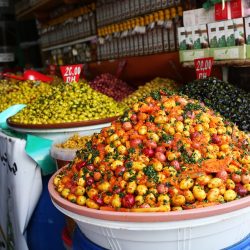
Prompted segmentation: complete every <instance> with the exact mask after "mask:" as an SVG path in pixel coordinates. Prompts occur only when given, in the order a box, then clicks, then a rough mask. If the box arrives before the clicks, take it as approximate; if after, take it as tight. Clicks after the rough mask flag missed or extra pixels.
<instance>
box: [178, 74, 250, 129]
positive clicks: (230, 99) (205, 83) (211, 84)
mask: <svg viewBox="0 0 250 250" xmlns="http://www.w3.org/2000/svg"><path fill="white" fill-rule="evenodd" d="M181 92H182V93H183V94H186V95H188V96H189V97H191V98H195V99H198V100H200V101H203V102H204V103H205V104H206V105H207V106H209V107H211V108H213V109H214V110H215V111H217V112H219V113H220V114H222V115H223V116H224V117H226V118H228V119H229V120H231V121H232V122H234V123H236V124H237V125H238V127H239V128H240V129H242V130H245V131H250V93H247V92H245V91H244V90H242V89H239V88H237V87H236V86H234V85H231V84H229V83H227V82H223V81H221V80H218V79H216V78H208V79H202V80H196V81H194V82H191V83H188V84H186V85H185V86H184V87H183V88H182V90H181Z"/></svg>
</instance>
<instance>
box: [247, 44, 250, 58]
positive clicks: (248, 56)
mask: <svg viewBox="0 0 250 250" xmlns="http://www.w3.org/2000/svg"><path fill="white" fill-rule="evenodd" d="M246 58H247V59H250V45H248V44H247V45H246Z"/></svg>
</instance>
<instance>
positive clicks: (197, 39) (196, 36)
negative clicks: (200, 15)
mask: <svg viewBox="0 0 250 250" xmlns="http://www.w3.org/2000/svg"><path fill="white" fill-rule="evenodd" d="M192 28H193V30H192V35H193V44H194V49H201V32H200V27H199V26H193V27H192Z"/></svg>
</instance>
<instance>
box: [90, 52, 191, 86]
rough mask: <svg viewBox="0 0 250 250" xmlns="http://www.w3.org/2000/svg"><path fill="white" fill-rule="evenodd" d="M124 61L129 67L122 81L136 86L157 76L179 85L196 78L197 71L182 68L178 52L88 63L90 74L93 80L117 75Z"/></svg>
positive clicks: (123, 74) (125, 70)
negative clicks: (171, 80) (100, 76)
mask: <svg viewBox="0 0 250 250" xmlns="http://www.w3.org/2000/svg"><path fill="white" fill-rule="evenodd" d="M122 60H126V61H127V66H126V67H125V69H124V72H123V73H122V75H121V79H123V80H125V81H127V82H128V83H131V84H132V85H134V86H137V85H140V84H141V83H142V82H147V81H150V80H152V79H153V78H155V77H157V76H158V77H165V78H170V79H173V80H176V81H177V82H179V83H185V82H187V81H191V80H192V79H194V78H195V71H194V70H193V69H189V68H183V67H182V65H181V63H180V62H179V53H178V52H169V53H161V54H154V55H145V56H134V57H126V58H121V59H115V60H108V61H100V62H94V63H88V71H89V72H88V73H90V74H91V78H94V77H95V76H96V75H100V74H103V73H107V72H109V73H111V74H115V73H116V70H117V67H118V64H119V62H120V61H122Z"/></svg>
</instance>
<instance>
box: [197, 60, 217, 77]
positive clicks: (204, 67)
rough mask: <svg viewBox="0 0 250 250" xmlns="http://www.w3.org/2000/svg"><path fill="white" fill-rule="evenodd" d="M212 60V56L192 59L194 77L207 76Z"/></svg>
mask: <svg viewBox="0 0 250 250" xmlns="http://www.w3.org/2000/svg"><path fill="white" fill-rule="evenodd" d="M213 62H214V58H213V57H206V58H198V59H194V66H195V71H196V78H197V79H204V78H207V77H209V76H210V74H211V70H212V66H213Z"/></svg>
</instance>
